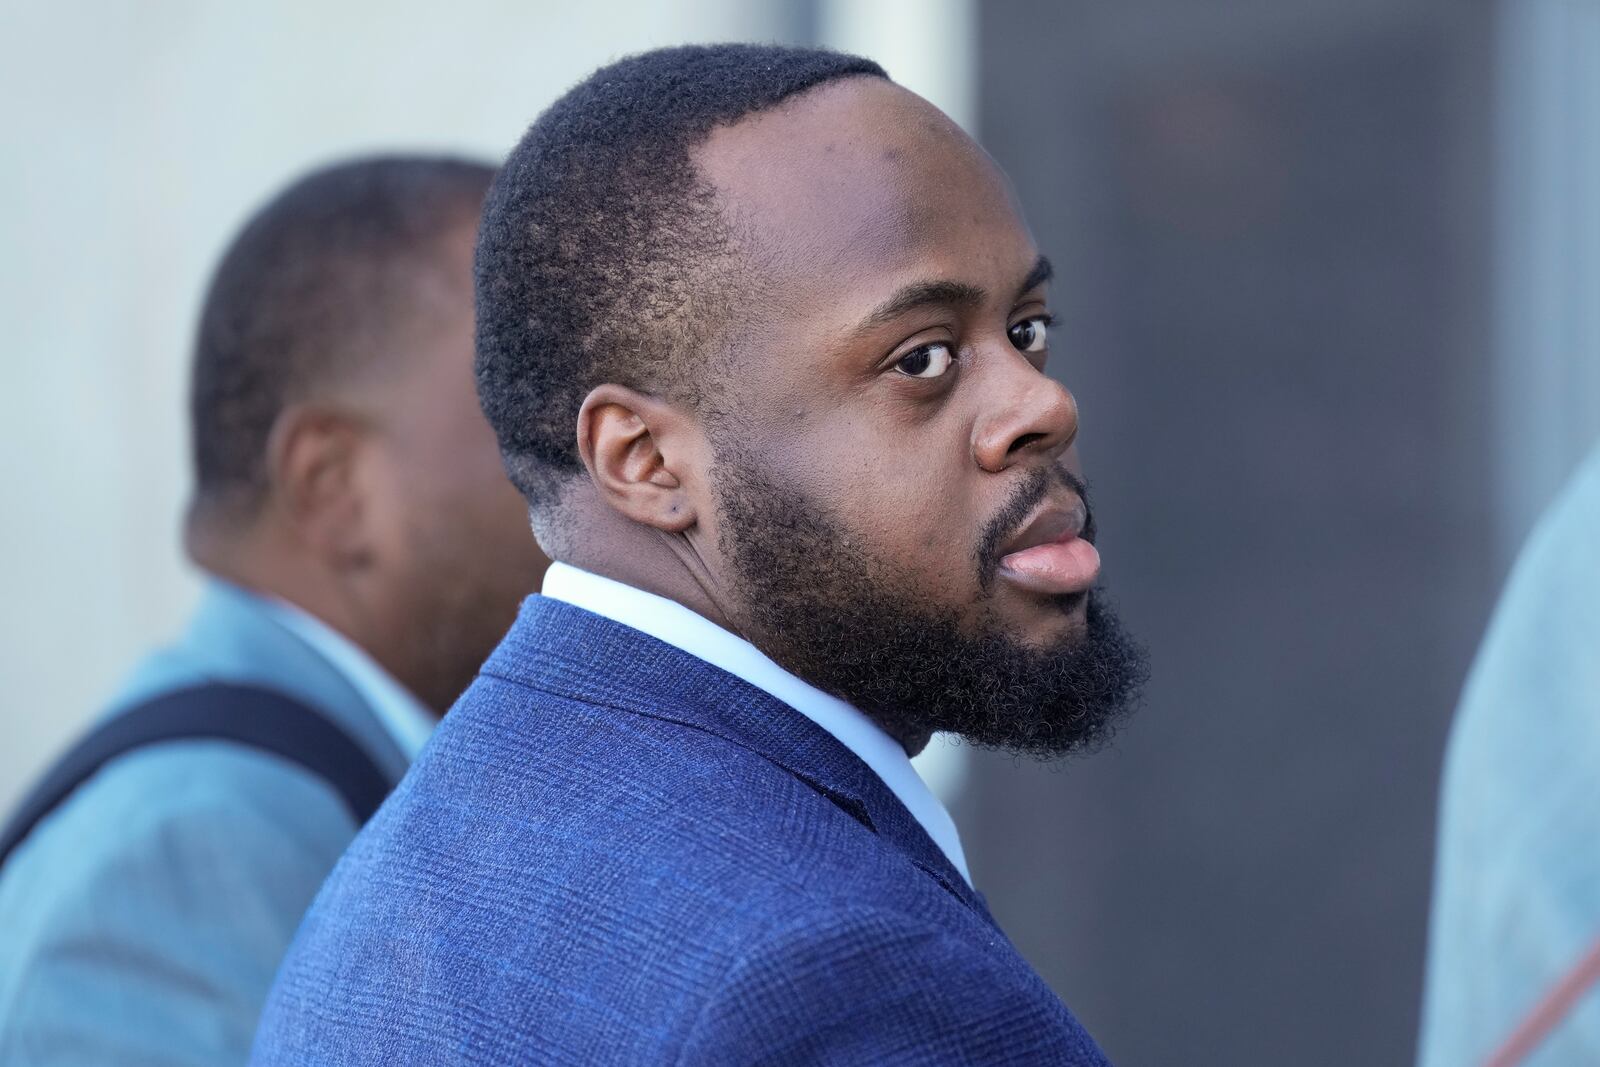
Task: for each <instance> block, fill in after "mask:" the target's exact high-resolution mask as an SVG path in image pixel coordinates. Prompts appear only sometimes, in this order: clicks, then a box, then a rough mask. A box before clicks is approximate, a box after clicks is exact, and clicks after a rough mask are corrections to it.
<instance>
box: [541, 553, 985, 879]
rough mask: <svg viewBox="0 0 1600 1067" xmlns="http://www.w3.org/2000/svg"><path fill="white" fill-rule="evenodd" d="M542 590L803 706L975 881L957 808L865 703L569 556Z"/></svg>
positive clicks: (685, 610) (548, 574)
mask: <svg viewBox="0 0 1600 1067" xmlns="http://www.w3.org/2000/svg"><path fill="white" fill-rule="evenodd" d="M540 592H541V593H543V594H544V595H545V596H547V597H550V598H551V599H552V600H562V601H565V602H566V603H568V604H571V605H573V606H574V607H579V608H583V609H584V610H585V611H591V612H593V613H594V614H596V615H599V616H602V617H604V618H607V619H610V620H611V621H612V622H620V623H621V624H622V625H624V626H630V627H632V628H633V629H635V630H638V631H640V632H641V633H646V634H649V635H650V636H651V637H654V638H655V639H656V640H657V641H665V642H666V643H667V644H669V645H673V646H674V647H676V648H679V649H682V650H683V651H684V652H687V653H689V654H690V655H691V656H694V657H695V658H697V659H699V660H702V661H704V662H706V663H709V664H711V665H712V666H713V667H717V668H719V669H721V670H724V671H727V672H728V673H729V674H731V675H734V676H735V677H737V678H742V679H744V680H745V681H746V682H749V683H750V684H751V685H753V686H755V687H756V688H757V689H760V690H762V691H764V692H766V693H768V694H770V695H772V696H774V697H776V698H777V699H779V700H781V701H782V702H783V703H785V704H787V705H789V707H791V708H794V709H795V710H796V711H798V712H800V714H802V715H804V716H805V717H806V718H808V719H810V720H811V721H812V722H814V723H816V724H817V725H818V726H820V727H822V728H823V729H824V730H826V731H828V732H829V733H830V734H832V735H833V736H834V737H835V738H837V739H838V740H839V742H840V743H841V744H843V745H844V746H845V747H846V748H848V749H849V750H850V751H852V752H854V753H855V754H856V755H857V756H859V757H860V758H861V762H863V763H865V764H866V765H867V766H868V767H870V768H872V771H873V773H874V774H876V775H877V776H878V777H879V778H880V779H881V780H882V781H883V784H884V785H886V786H888V787H889V789H890V791H891V792H893V793H894V795H895V797H896V798H897V799H898V800H899V801H900V803H901V804H903V805H905V808H906V810H907V811H909V812H910V813H911V815H912V817H913V818H915V819H916V820H917V822H918V823H919V824H921V826H922V828H923V830H925V831H926V832H927V834H928V836H929V837H931V838H933V843H934V844H936V845H938V846H939V850H940V851H941V852H943V853H944V854H945V856H946V857H947V858H948V859H949V860H950V863H951V865H952V866H954V867H955V869H956V870H958V871H960V872H961V877H963V878H965V879H966V880H967V884H968V885H971V884H972V876H971V874H969V873H968V872H967V857H966V854H965V853H964V852H963V851H962V849H961V836H960V835H959V834H958V833H957V832H956V824H955V822H954V821H953V820H952V819H951V818H950V813H949V812H948V811H947V810H946V809H945V806H944V805H943V804H941V803H939V798H938V797H936V796H934V795H933V792H932V791H931V790H930V789H929V788H928V787H927V785H926V784H925V783H924V782H923V780H922V777H921V776H920V775H919V774H917V769H916V768H915V767H913V766H912V765H911V759H910V757H908V756H907V755H906V750H905V749H904V748H902V747H901V746H900V743H899V742H898V741H896V740H894V739H893V738H892V737H890V736H889V735H888V734H886V733H884V731H883V728H882V727H880V726H879V725H878V724H877V723H875V722H873V721H872V720H871V719H869V718H867V717H866V716H865V715H863V714H862V713H861V712H860V711H857V710H856V709H855V708H853V707H851V706H850V705H849V704H847V703H845V702H844V701H843V700H840V699H839V698H838V697H836V696H832V695H830V694H828V693H824V692H823V691H822V690H820V689H818V688H817V687H816V686H813V685H810V684H809V683H807V682H804V681H802V680H801V679H799V678H797V677H795V676H794V675H793V674H790V673H789V672H788V671H786V670H784V669H783V668H782V667H780V666H778V665H777V664H776V663H774V662H773V661H772V660H771V659H770V658H769V657H768V656H767V655H766V653H764V652H762V651H761V650H760V649H759V648H757V647H756V646H755V645H752V644H751V643H750V642H749V641H746V640H745V639H744V638H742V637H739V636H737V635H736V634H732V633H730V632H728V631H727V630H724V629H723V628H722V627H720V626H718V625H717V624H716V623H714V622H712V621H711V620H710V619H707V618H706V617H705V616H703V615H699V614H696V613H695V612H693V611H690V610H689V609H688V608H686V607H684V606H683V605H682V604H679V603H677V602H676V601H673V600H668V599H667V598H665V597H659V596H656V595H655V594H654V593H647V592H645V591H643V590H641V589H635V588H634V587H633V586H631V585H625V584H623V583H622V582H618V581H614V580H612V579H610V578H606V577H602V576H601V575H598V574H592V573H590V572H589V571H585V570H580V569H579V568H577V567H573V566H570V565H569V564H565V563H552V564H550V569H549V570H547V571H545V575H544V587H543V588H542V589H541V590H540Z"/></svg>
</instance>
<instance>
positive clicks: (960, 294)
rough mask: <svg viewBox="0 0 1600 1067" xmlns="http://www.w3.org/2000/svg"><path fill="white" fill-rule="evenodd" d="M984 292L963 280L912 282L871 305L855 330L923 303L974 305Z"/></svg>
mask: <svg viewBox="0 0 1600 1067" xmlns="http://www.w3.org/2000/svg"><path fill="white" fill-rule="evenodd" d="M987 297H988V294H987V293H985V292H984V291H983V290H982V289H980V288H978V287H977V286H976V285H968V284H967V283H965V282H915V283H913V284H911V285H908V286H906V287H905V288H903V289H901V290H900V291H899V292H897V293H895V294H894V295H893V296H891V297H890V298H889V299H887V300H885V301H884V302H883V303H881V304H879V305H878V306H877V307H875V308H873V309H872V313H871V314H870V315H868V316H867V317H866V318H864V319H862V320H861V325H860V326H858V327H856V331H857V332H858V333H864V332H866V331H867V330H872V329H876V328H877V327H879V326H882V325H884V324H885V323H888V322H892V321H894V320H895V319H897V318H899V317H900V316H901V315H904V314H905V313H906V312H908V311H915V310H917V309H918V308H923V307H952V306H953V307H977V306H978V305H980V304H982V303H983V302H984V300H985V299H987Z"/></svg>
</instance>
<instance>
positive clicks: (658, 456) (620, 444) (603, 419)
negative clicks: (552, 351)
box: [578, 384, 700, 533]
mask: <svg viewBox="0 0 1600 1067" xmlns="http://www.w3.org/2000/svg"><path fill="white" fill-rule="evenodd" d="M699 440H700V436H699V433H698V431H697V429H696V428H695V426H694V423H693V421H692V420H691V419H690V418H689V417H688V416H687V415H686V414H685V413H684V412H683V411H682V409H680V408H678V407H677V406H675V405H673V404H669V403H667V402H666V401H663V400H659V399H657V398H655V397H652V396H646V395H645V394H643V393H640V392H637V391H635V390H633V389H629V388H628V387H627V386H623V385H615V384H606V385H599V386H596V387H595V388H594V389H593V390H591V391H590V393H589V395H588V396H586V397H584V399H583V406H582V407H581V408H579V409H578V453H579V455H581V456H582V457H583V465H584V466H585V467H586V468H588V471H589V479H590V480H591V481H592V482H593V483H594V486H595V488H596V489H597V490H599V492H600V495H601V496H602V497H603V498H605V501H606V503H608V504H610V505H611V506H612V507H613V508H615V509H616V510H617V511H619V512H621V513H622V514H623V515H626V516H627V517H628V518H630V519H632V520H633V521H634V522H637V523H642V524H643V525H645V526H652V527H654V528H656V529H658V530H663V531H665V532H667V533H682V532H683V531H684V530H687V529H688V528H689V527H691V526H693V525H694V523H695V518H696V516H695V507H694V502H693V501H692V499H691V498H690V493H689V492H688V490H687V488H686V486H685V482H686V480H689V479H691V478H692V474H693V470H694V468H693V463H694V453H695V451H696V445H697V444H698V442H699Z"/></svg>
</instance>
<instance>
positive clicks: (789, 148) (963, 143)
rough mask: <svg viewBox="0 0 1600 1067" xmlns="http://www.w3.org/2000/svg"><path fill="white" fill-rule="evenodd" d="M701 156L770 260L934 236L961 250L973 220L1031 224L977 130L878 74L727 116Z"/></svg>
mask: <svg viewBox="0 0 1600 1067" xmlns="http://www.w3.org/2000/svg"><path fill="white" fill-rule="evenodd" d="M695 161H696V164H697V166H698V167H699V169H700V171H701V173H702V175H703V176H704V177H705V178H707V179H708V180H709V182H710V183H711V185H712V186H713V187H714V188H715V190H716V192H717V196H718V200H719V205H720V207H721V209H722V210H723V211H724V213H725V214H727V215H728V216H729V217H730V220H731V221H732V222H733V224H734V227H735V230H736V232H738V233H740V234H741V235H743V236H744V237H745V238H746V239H748V240H752V241H754V242H756V243H757V244H758V245H759V246H760V251H761V252H762V253H763V259H764V260H766V261H768V262H770V261H771V259H770V257H772V256H774V255H777V256H781V257H783V258H786V259H790V260H792V261H796V262H804V263H809V264H811V265H814V266H818V267H821V266H827V267H831V268H839V267H846V266H851V265H854V266H856V267H859V268H863V269H884V268H887V267H890V266H898V265H902V264H903V263H904V262H905V260H906V258H907V256H908V255H913V254H915V251H916V250H918V249H922V250H926V249H928V247H929V246H935V249H936V250H937V249H938V246H944V248H943V251H945V252H947V253H950V252H954V253H957V254H959V253H960V251H961V250H960V249H959V248H952V247H950V246H951V244H952V242H956V243H959V242H960V241H961V240H963V239H964V237H966V236H968V235H969V232H970V230H971V224H977V225H978V226H979V227H982V226H989V227H1000V228H1004V229H1010V230H1019V229H1021V228H1022V227H1021V220H1020V218H1019V217H1018V215H1017V212H1016V208H1015V204H1014V202H1013V199H1012V196H1011V192H1010V189H1009V187H1008V186H1007V184H1006V182H1005V179H1004V177H1003V175H1001V173H1000V172H999V169H998V168H997V167H996V166H995V165H994V163H993V161H992V160H991V159H989V157H988V155H987V154H985V153H984V151H983V150H982V149H981V148H979V147H978V145H977V144H976V142H974V141H973V140H972V139H971V138H970V137H968V136H967V135H966V134H965V133H964V132H962V130H961V129H960V128H959V127H958V126H956V125H955V124H954V123H953V122H951V121H950V119H949V118H947V117H946V116H945V115H944V114H943V113H942V112H940V111H939V110H938V109H937V108H935V107H933V106H932V105H931V104H929V103H928V102H927V101H925V100H923V99H922V98H921V97H918V96H916V95H915V94H913V93H911V92H908V91H907V90H905V89H902V88H901V87H899V86H897V85H895V84H894V83H892V82H888V81H885V80H883V79H879V78H849V79H844V80H841V81H839V82H834V83H830V84H828V85H824V86H821V87H819V88H817V89H813V90H811V91H810V92H807V93H804V94H801V95H800V96H798V97H796V98H794V99H792V100H790V101H786V102H785V103H784V104H783V105H781V106H779V107H777V108H773V109H771V110H769V111H765V112H762V113H760V114H758V115H754V116H751V117H749V118H746V119H744V120H742V121H740V122H738V123H734V124H732V125H730V126H725V127H721V128H719V129H717V130H716V131H714V132H713V133H712V135H711V136H710V137H709V138H708V139H707V141H706V143H705V144H703V145H702V146H701V147H700V148H699V149H698V151H697V152H696V154H695ZM964 231H965V232H964ZM845 261H848V262H845Z"/></svg>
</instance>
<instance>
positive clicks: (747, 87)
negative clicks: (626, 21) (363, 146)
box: [474, 44, 886, 507]
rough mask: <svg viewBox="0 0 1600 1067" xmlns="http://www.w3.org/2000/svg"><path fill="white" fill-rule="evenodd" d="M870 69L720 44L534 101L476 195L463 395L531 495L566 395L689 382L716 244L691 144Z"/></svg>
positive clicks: (717, 222)
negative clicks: (471, 383) (530, 119)
mask: <svg viewBox="0 0 1600 1067" xmlns="http://www.w3.org/2000/svg"><path fill="white" fill-rule="evenodd" d="M855 75H866V76H870V77H879V78H882V77H886V75H885V74H884V72H883V68H881V67H879V66H878V65H877V64H876V63H873V62H872V61H871V60H867V59H862V58H860V57H858V56H850V55H843V54H840V53H837V52H830V51H824V50H821V49H814V48H785V47H778V46H764V45H746V44H724V45H689V46H684V47H679V48H666V49H659V50H657V51H652V52H644V53H642V54H639V55H635V56H630V57H628V58H626V59H622V60H619V61H618V62H616V63H613V64H611V65H610V66H607V67H602V68H601V69H600V70H597V71H595V72H594V73H593V74H591V75H590V76H589V77H588V78H586V79H584V80H583V81H582V82H580V83H579V84H578V85H577V86H575V87H574V88H573V89H571V90H569V91H568V92H567V93H566V95H564V96H563V97H561V99H559V100H557V101H556V102H555V103H554V104H553V105H551V106H550V108H549V109H548V110H546V111H545V112H544V113H543V114H542V115H540V116H539V118H538V119H537V121H535V122H534V124H533V126H532V127H530V128H529V130H528V132H527V133H526V134H524V135H523V138H522V140H521V141H520V142H519V143H518V144H517V146H516V148H515V149H513V150H512V152H511V155H510V156H509V157H508V158H507V160H506V162H505V164H504V166H503V167H502V168H501V170H500V174H499V176H498V177H496V179H495V182H494V187H493V188H492V189H491V190H490V192H489V197H488V200H487V202H486V203H485V205H484V211H483V224H482V227H481V229H480V231H479V238H478V251H477V260H476V267H475V271H474V273H475V276H476V286H477V315H478V319H477V322H478V327H477V328H478V341H477V378H478V398H479V400H480V401H481V402H482V404H483V409H484V413H485V414H486V415H487V416H488V418H489V423H490V425H492V426H493V427H494V430H495V434H496V436H497V437H498V438H499V441H500V452H501V455H502V457H503V458H504V460H505V466H506V471H507V473H508V474H509V475H510V476H511V480H512V482H514V483H515V484H516V486H517V488H518V489H520V490H521V491H522V494H523V496H524V497H525V498H526V499H527V500H528V502H529V503H530V504H531V505H534V506H536V507H537V506H538V505H540V504H542V503H545V502H548V501H550V500H552V499H554V498H555V497H556V496H557V494H558V493H559V489H560V487H561V485H562V483H563V482H564V481H566V480H567V479H568V478H569V477H570V476H572V475H574V474H577V473H578V472H580V471H581V470H582V463H581V460H580V458H579V456H578V449H577V441H576V434H575V432H574V430H575V427H576V424H577V416H578V409H579V408H580V407H581V406H582V404H583V398H584V397H585V396H586V395H587V394H588V393H589V391H590V390H591V389H593V388H594V387H595V386H597V385H599V384H601V383H604V382H616V383H618V384H622V385H628V386H630V387H633V388H639V389H662V390H665V391H667V392H668V393H669V394H671V395H673V396H675V397H679V398H684V399H696V398H697V397H698V396H699V395H700V392H699V390H700V388H701V386H702V385H703V384H704V383H700V382H696V381H695V375H696V373H697V370H699V369H703V368H697V367H696V365H695V360H694V359H693V358H692V357H694V356H695V355H696V354H697V353H698V352H699V350H702V349H704V348H705V347H707V346H709V345H711V344H713V343H714V342H715V340H716V338H717V332H718V330H719V329H720V328H721V327H722V326H723V325H724V322H725V318H726V314H725V308H724V307H723V305H722V300H723V299H725V297H726V287H727V285H728V284H731V279H730V278H729V277H728V276H727V275H726V272H724V276H723V277H722V278H720V279H719V278H717V277H716V276H715V274H714V273H713V270H714V265H715V264H717V263H719V262H720V263H726V255H727V253H728V252H729V249H730V243H729V239H728V235H727V233H726V228H725V225H724V220H722V219H721V218H720V216H719V213H718V212H717V210H716V207H715V205H714V204H713V202H712V201H713V193H712V190H711V189H710V188H709V187H708V186H707V183H706V182H705V180H704V179H703V178H702V177H701V176H700V175H698V174H697V173H696V172H695V168H694V165H693V162H692V160H691V152H692V151H693V150H694V149H695V148H696V147H697V146H698V145H699V144H701V143H702V142H703V141H704V140H705V139H706V138H707V137H708V136H709V135H710V133H711V131H712V130H713V129H714V128H715V127H717V126H719V125H724V124H728V123H733V122H736V121H738V120H739V119H741V118H744V117H745V116H747V115H751V114H754V113H757V112H760V111H764V110H766V109H768V108H771V107H773V106H775V105H776V104H778V103H780V102H781V101H783V100H785V99H787V98H788V97H791V96H793V95H795V94H797V93H800V92H804V91H805V90H807V89H810V88H813V87H815V86H817V85H821V84H823V83H825V82H828V81H832V80H834V79H838V78H845V77H850V76H855Z"/></svg>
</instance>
